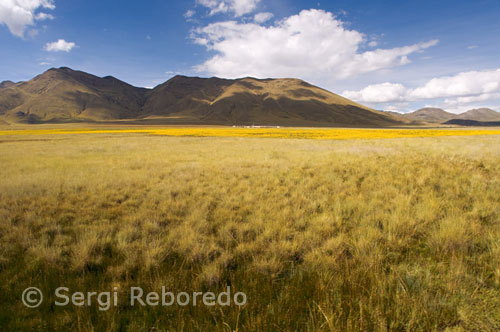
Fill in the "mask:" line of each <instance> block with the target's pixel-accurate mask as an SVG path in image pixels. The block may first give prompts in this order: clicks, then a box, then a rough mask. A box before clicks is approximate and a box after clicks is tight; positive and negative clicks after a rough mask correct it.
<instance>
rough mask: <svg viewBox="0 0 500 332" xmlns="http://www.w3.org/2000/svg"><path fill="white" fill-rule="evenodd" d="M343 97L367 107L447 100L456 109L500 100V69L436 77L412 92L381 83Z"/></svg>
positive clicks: (401, 87)
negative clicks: (369, 105) (382, 104)
mask: <svg viewBox="0 0 500 332" xmlns="http://www.w3.org/2000/svg"><path fill="white" fill-rule="evenodd" d="M342 95H343V96H345V97H347V98H350V99H353V100H355V101H357V102H360V103H368V104H378V103H392V102H413V101H420V100H431V99H444V98H446V99H445V100H444V104H445V105H448V106H453V107H456V106H460V105H467V104H473V103H477V102H486V101H492V100H500V69H494V70H486V71H469V72H463V73H459V74H457V75H454V76H444V77H438V78H433V79H431V80H429V81H428V82H427V83H425V84H423V85H422V86H419V87H416V88H413V89H412V88H407V87H405V86H403V85H402V84H395V83H382V84H375V85H369V86H367V87H366V88H364V89H361V90H359V91H344V92H343V93H342Z"/></svg>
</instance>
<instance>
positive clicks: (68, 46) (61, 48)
mask: <svg viewBox="0 0 500 332" xmlns="http://www.w3.org/2000/svg"><path fill="white" fill-rule="evenodd" d="M75 46H76V44H75V43H73V42H67V41H65V40H64V39H59V40H57V41H55V42H52V43H47V44H46V45H45V48H44V49H45V50H46V51H47V52H69V51H71V50H72V49H73V47H75Z"/></svg>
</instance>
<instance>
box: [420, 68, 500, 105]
mask: <svg viewBox="0 0 500 332" xmlns="http://www.w3.org/2000/svg"><path fill="white" fill-rule="evenodd" d="M492 92H500V69H496V70H489V71H469V72H463V73H459V74H457V75H455V76H445V77H439V78H434V79H432V80H430V81H429V82H427V83H426V84H425V85H423V86H421V87H418V88H416V89H414V90H413V91H411V93H410V97H411V98H412V99H432V98H443V97H458V96H473V95H481V94H488V93H492Z"/></svg>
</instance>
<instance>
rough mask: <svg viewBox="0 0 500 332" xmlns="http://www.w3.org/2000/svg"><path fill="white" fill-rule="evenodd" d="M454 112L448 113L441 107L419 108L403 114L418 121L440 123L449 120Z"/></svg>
mask: <svg viewBox="0 0 500 332" xmlns="http://www.w3.org/2000/svg"><path fill="white" fill-rule="evenodd" d="M454 116H455V114H453V113H448V112H446V111H444V110H442V109H441V108H431V107H426V108H421V109H419V110H418V111H415V112H412V113H406V114H404V117H406V118H408V119H411V120H414V121H420V122H431V123H442V122H445V121H448V120H451V119H452V118H453V117H454Z"/></svg>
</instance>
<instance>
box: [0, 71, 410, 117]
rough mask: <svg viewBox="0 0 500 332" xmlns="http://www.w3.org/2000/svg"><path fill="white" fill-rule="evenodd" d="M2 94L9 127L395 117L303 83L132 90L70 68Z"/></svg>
mask: <svg viewBox="0 0 500 332" xmlns="http://www.w3.org/2000/svg"><path fill="white" fill-rule="evenodd" d="M6 85H8V87H5V88H2V89H1V90H0V115H2V114H3V116H4V118H5V119H7V120H8V121H12V122H27V123H40V122H74V121H116V120H124V119H127V120H130V121H132V120H134V121H137V122H141V123H152V122H154V121H157V123H164V124H168V123H178V124H221V125H247V124H256V125H290V126H347V127H379V126H392V125H398V124H401V123H402V122H401V121H399V120H398V119H397V117H396V116H392V115H390V114H387V113H384V112H379V111H375V110H372V109H370V108H368V107H365V106H363V105H360V104H357V103H355V102H353V101H351V100H348V99H346V98H343V97H341V96H338V95H336V94H333V93H331V92H329V91H326V90H323V89H320V88H318V87H315V86H313V85H311V84H308V83H306V82H304V81H301V80H298V79H264V80H260V79H255V78H242V79H237V80H229V79H220V78H197V77H185V76H176V77H174V78H172V79H170V80H168V81H167V82H165V83H163V84H161V85H159V86H157V87H156V88H154V89H152V90H149V89H142V88H136V87H133V86H131V85H129V84H127V83H124V82H122V81H120V80H117V79H116V78H113V77H110V76H108V77H104V78H100V77H97V76H94V75H90V74H87V73H84V72H80V71H74V70H71V69H69V68H59V69H50V70H48V71H47V72H45V73H43V74H42V75H39V76H37V77H35V78H34V79H32V80H30V81H27V82H21V83H17V84H14V85H10V84H6Z"/></svg>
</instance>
